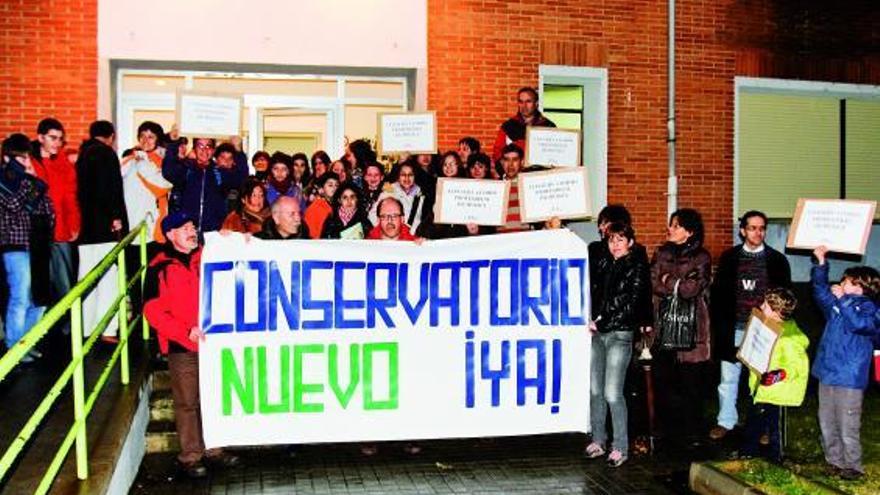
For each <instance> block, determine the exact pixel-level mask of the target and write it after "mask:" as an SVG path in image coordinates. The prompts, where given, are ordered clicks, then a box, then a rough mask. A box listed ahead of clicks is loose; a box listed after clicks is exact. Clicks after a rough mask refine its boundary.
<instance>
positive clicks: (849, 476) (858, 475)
mask: <svg viewBox="0 0 880 495" xmlns="http://www.w3.org/2000/svg"><path fill="white" fill-rule="evenodd" d="M864 476H865V473H863V472H861V471H858V470H856V469H849V468H847V469H842V470H841V471H840V479H843V480H846V481H855V480H860V479H862V477H864Z"/></svg>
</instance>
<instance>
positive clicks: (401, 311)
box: [199, 230, 590, 448]
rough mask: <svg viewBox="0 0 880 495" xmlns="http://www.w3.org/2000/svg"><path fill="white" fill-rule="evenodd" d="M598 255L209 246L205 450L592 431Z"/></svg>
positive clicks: (493, 243)
mask: <svg viewBox="0 0 880 495" xmlns="http://www.w3.org/2000/svg"><path fill="white" fill-rule="evenodd" d="M586 253H587V250H586V245H585V244H584V242H583V241H582V240H581V239H579V238H578V237H577V236H576V235H575V234H573V233H572V232H569V231H567V230H556V231H539V232H528V233H522V234H507V235H498V236H482V237H471V238H465V239H454V240H444V241H433V242H425V243H424V244H422V245H421V246H417V245H415V244H413V243H408V242H391V241H384V242H383V241H345V240H335V241H296V240H295V241H260V240H258V239H252V240H250V242H249V243H248V244H247V245H246V246H245V241H244V238H243V237H241V236H238V235H230V236H228V237H220V236H217V235H213V236H209V238H208V243H207V245H206V247H205V251H204V253H203V256H202V277H201V289H200V298H201V311H200V318H201V322H202V328H203V329H205V330H206V332H207V333H208V335H207V338H206V340H205V342H203V343H202V344H201V347H200V353H199V381H200V392H201V412H202V425H203V428H204V437H205V444H206V446H207V447H209V448H210V447H218V446H230V445H257V444H279V443H280V444H285V443H311V442H344V441H368V440H404V439H427V438H455V437H479V436H500V435H524V434H536V433H552V432H574V431H580V432H584V431H586V430H587V427H588V422H589V396H590V392H589V391H590V386H589V376H590V339H589V332H588V330H587V327H586V324H587V321H588V317H589V314H590V313H589V300H590V298H589V281H588V280H587V277H588V272H589V270H588V269H587V259H586Z"/></svg>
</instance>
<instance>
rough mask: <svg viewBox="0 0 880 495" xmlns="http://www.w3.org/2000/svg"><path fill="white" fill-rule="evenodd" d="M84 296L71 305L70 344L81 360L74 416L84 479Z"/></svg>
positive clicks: (79, 465) (75, 375)
mask: <svg viewBox="0 0 880 495" xmlns="http://www.w3.org/2000/svg"><path fill="white" fill-rule="evenodd" d="M82 343H83V329H82V297H77V298H76V299H74V300H73V304H71V306H70V344H71V354H72V355H73V359H74V360H77V358H79V360H78V361H79V362H78V363H77V365H76V367H75V368H74V370H73V418H74V421H75V426H74V428H76V477H77V478H79V479H81V480H84V479H86V478H88V477H89V453H88V444H87V441H88V440H87V439H86V418H85V399H86V393H85V378H84V373H83V367H84V363H83V361H84V359H83V358H82V356H81V354H82Z"/></svg>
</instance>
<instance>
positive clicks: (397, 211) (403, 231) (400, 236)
mask: <svg viewBox="0 0 880 495" xmlns="http://www.w3.org/2000/svg"><path fill="white" fill-rule="evenodd" d="M377 211H378V215H377V217H378V219H379V223H378V225H376V226H375V227H373V228H372V230H370V233H369V234H368V235H367V239H373V240H382V241H416V240H417V239H416V237H415V236H414V235H412V232H410V231H409V227H407V225H406V224H405V223H403V204H402V203H401V202H400V200H398V199H397V198H395V197H393V196H385V197H384V198H382V199H380V200H379V207H378V208H377Z"/></svg>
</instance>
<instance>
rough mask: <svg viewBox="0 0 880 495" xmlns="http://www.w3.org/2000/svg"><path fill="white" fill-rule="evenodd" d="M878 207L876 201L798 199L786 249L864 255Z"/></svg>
mask: <svg viewBox="0 0 880 495" xmlns="http://www.w3.org/2000/svg"><path fill="white" fill-rule="evenodd" d="M876 208H877V202H876V201H863V200H852V199H804V198H801V199H798V204H797V209H795V212H794V216H793V217H792V219H791V227H790V228H789V230H788V242H786V247H789V248H795V249H814V248H816V247H818V246H822V245H824V246H827V247H828V250H830V251H835V252H838V253H850V254H865V247H866V246H867V245H868V237H869V236H870V235H871V224H872V222H873V221H874V211H875V210H876Z"/></svg>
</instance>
